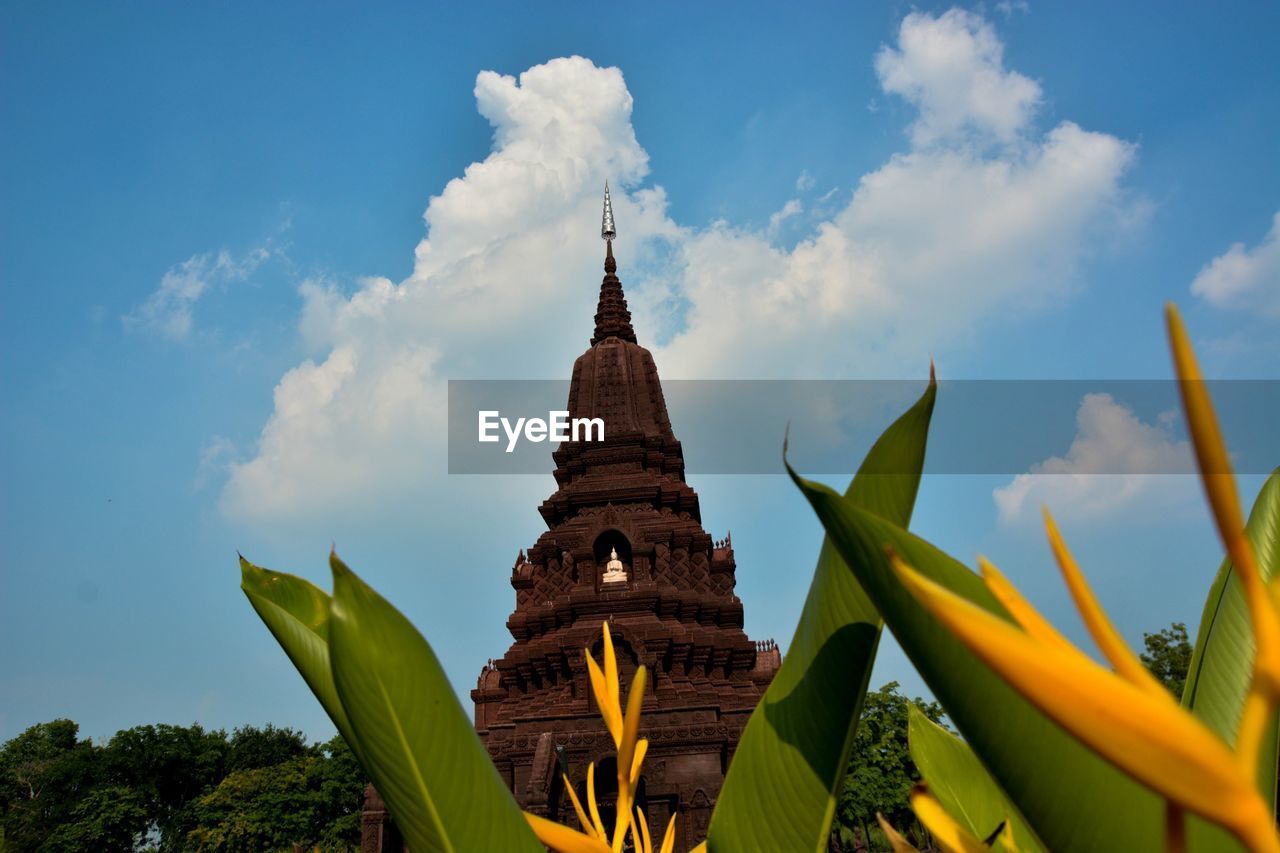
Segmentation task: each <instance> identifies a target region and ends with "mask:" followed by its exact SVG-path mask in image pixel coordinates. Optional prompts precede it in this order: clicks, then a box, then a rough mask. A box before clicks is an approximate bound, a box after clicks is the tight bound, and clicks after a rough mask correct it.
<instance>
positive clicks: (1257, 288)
mask: <svg viewBox="0 0 1280 853" xmlns="http://www.w3.org/2000/svg"><path fill="white" fill-rule="evenodd" d="M1191 292H1192V293H1194V294H1195V295H1196V296H1199V297H1200V298H1202V299H1204V300H1206V301H1208V302H1209V303H1211V304H1213V305H1216V306H1218V307H1219V308H1240V309H1245V310H1254V311H1261V312H1262V313H1264V314H1266V315H1268V316H1271V317H1280V212H1277V213H1276V215H1275V216H1274V217H1273V218H1272V220H1271V230H1270V231H1268V232H1267V234H1266V236H1265V237H1263V238H1262V242H1260V243H1259V244H1258V245H1256V246H1254V247H1253V248H1252V249H1247V248H1245V245H1244V243H1235V244H1233V245H1232V246H1231V248H1230V249H1228V250H1227V251H1226V253H1225V254H1222V255H1219V256H1218V257H1216V258H1214V259H1213V260H1212V261H1210V262H1209V263H1207V264H1205V266H1204V268H1203V269H1201V270H1200V272H1199V273H1198V274H1197V275H1196V277H1195V280H1194V281H1192V282H1191Z"/></svg>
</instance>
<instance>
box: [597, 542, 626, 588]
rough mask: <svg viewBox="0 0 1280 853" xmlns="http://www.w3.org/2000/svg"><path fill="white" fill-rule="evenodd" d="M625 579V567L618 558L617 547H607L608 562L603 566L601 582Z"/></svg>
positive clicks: (619, 581) (615, 581) (614, 581)
mask: <svg viewBox="0 0 1280 853" xmlns="http://www.w3.org/2000/svg"><path fill="white" fill-rule="evenodd" d="M626 579H627V567H626V566H624V565H623V564H622V561H621V560H619V559H618V549H617V548H610V549H609V562H608V563H606V564H605V567H604V577H603V578H601V582H602V583H621V582H622V581H625V580H626Z"/></svg>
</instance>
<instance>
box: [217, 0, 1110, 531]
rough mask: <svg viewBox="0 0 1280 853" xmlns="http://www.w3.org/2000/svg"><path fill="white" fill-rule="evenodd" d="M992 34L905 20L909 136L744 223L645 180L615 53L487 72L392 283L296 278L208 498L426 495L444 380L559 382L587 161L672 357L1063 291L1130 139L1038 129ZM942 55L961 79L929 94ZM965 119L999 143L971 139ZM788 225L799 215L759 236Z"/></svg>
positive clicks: (938, 348)
mask: <svg viewBox="0 0 1280 853" xmlns="http://www.w3.org/2000/svg"><path fill="white" fill-rule="evenodd" d="M939 45H941V46H942V47H939ZM948 45H949V46H948ZM1001 52H1002V51H1001V46H1000V43H999V40H998V38H996V36H995V34H994V31H992V30H991V28H990V27H989V26H988V25H987V24H986V23H985V22H983V21H982V20H981V19H980V18H977V17H975V16H972V15H969V14H968V13H961V12H949V13H947V14H945V15H942V16H939V17H929V16H926V15H911V16H909V18H908V21H906V22H904V24H903V28H902V30H901V31H900V33H899V40H898V44H897V46H896V47H893V48H886V49H885V51H882V53H881V57H880V58H879V59H878V60H877V62H878V65H880V66H883V68H884V70H883V71H882V78H883V79H884V81H885V82H884V86H885V90H886V91H887V92H890V93H893V94H902V95H903V96H904V97H906V98H907V100H908V101H909V102H910V103H911V104H912V105H914V106H915V107H916V109H917V110H918V112H919V116H920V122H923V123H924V124H923V125H921V126H925V125H927V127H928V130H927V132H925V131H921V132H917V133H913V137H912V138H913V144H912V146H911V147H910V148H909V149H908V150H906V151H904V152H902V153H900V154H898V155H896V156H894V157H892V158H891V159H890V160H889V161H888V162H887V163H885V164H884V165H883V166H882V167H881V168H879V169H877V170H876V171H874V172H872V173H870V174H868V175H865V176H864V177H863V178H862V180H861V181H860V182H859V184H858V186H857V188H856V190H855V191H853V192H852V193H849V194H848V195H846V196H845V197H844V198H843V199H842V198H840V196H839V195H836V196H832V197H831V198H830V200H829V204H830V207H829V208H828V207H825V206H821V205H819V206H818V207H814V208H811V209H809V210H807V211H805V210H804V208H803V207H802V205H801V204H800V203H799V202H798V201H795V202H788V203H787V204H786V205H784V206H783V207H782V208H781V209H780V210H779V211H778V213H777V214H776V215H775V217H774V221H773V222H771V223H770V224H768V225H762V226H760V227H758V228H743V227H737V226H735V225H733V224H730V223H728V222H723V221H717V222H714V223H711V224H709V225H707V226H695V225H686V224H678V223H676V222H675V221H673V220H672V218H671V217H670V215H669V213H668V210H667V199H666V194H665V191H664V190H663V189H662V188H661V187H657V186H645V185H644V180H645V177H646V175H647V174H648V156H647V154H646V153H645V151H644V149H643V148H642V147H641V145H640V143H639V141H638V140H637V137H636V133H635V129H634V128H633V126H632V124H631V110H632V97H631V94H630V92H629V91H628V89H627V86H626V83H625V81H624V79H623V76H622V73H621V71H619V70H618V69H616V68H600V67H597V66H596V65H594V64H593V63H592V62H591V61H589V60H587V59H584V58H581V57H569V58H562V59H554V60H551V61H549V62H547V63H545V64H542V65H538V66H535V67H533V68H530V69H528V70H527V71H525V72H523V73H522V74H520V75H519V76H518V77H513V76H503V75H498V74H494V73H492V72H482V73H481V74H480V75H479V76H478V77H477V81H476V86H475V97H476V103H477V107H478V109H479V110H480V112H481V114H482V115H484V116H485V118H486V119H487V120H488V121H489V122H490V124H491V125H492V126H493V129H494V133H493V145H492V150H491V152H490V153H489V155H488V156H487V157H486V158H485V159H484V160H482V161H479V162H476V163H472V164H471V165H470V166H468V167H467V168H466V169H465V171H464V173H463V174H462V175H461V176H460V177H458V178H455V179H453V180H451V181H450V182H449V183H448V184H447V185H446V186H445V187H444V188H443V190H442V192H441V193H440V194H439V195H437V196H435V197H433V198H432V199H431V200H430V202H429V204H428V206H427V209H426V212H425V214H424V219H425V223H426V229H427V233H426V236H425V238H424V239H423V240H422V241H421V242H420V243H419V244H418V246H417V249H416V252H415V264H414V269H413V272H412V274H411V275H410V276H409V277H408V278H406V279H404V280H403V281H400V282H394V281H391V280H390V279H387V278H383V277H370V278H367V279H364V280H361V281H359V282H357V283H356V286H355V287H354V288H347V287H344V286H342V285H341V284H339V283H334V282H330V281H325V280H319V279H317V280H309V281H307V282H305V283H304V284H303V285H302V287H301V294H302V298H303V309H302V313H301V318H300V323H299V326H300V330H301V334H302V337H303V340H304V342H305V344H306V346H307V347H308V348H309V349H310V351H311V352H312V354H313V357H312V359H311V360H309V361H307V362H305V363H303V364H301V365H299V366H298V367H296V368H294V369H293V370H292V371H290V372H289V373H288V374H286V375H285V376H284V377H283V378H282V379H281V380H280V382H279V384H278V386H277V388H276V395H275V408H274V411H273V413H272V414H271V416H270V418H269V419H268V421H267V423H266V424H265V426H264V428H263V430H262V433H261V436H260V437H259V440H258V447H257V449H256V451H253V452H251V453H248V454H246V459H245V461H243V462H236V463H233V464H232V465H231V469H230V478H229V480H228V482H227V485H226V487H225V488H224V491H223V496H222V504H223V508H224V509H225V510H226V511H227V512H228V513H229V514H231V515H233V516H235V517H238V518H242V519H245V520H253V521H255V522H266V523H271V522H273V521H275V520H278V519H280V518H284V517H292V516H295V515H297V514H299V513H315V512H324V511H326V508H332V506H333V501H334V500H335V499H336V497H335V496H342V498H343V500H344V504H343V506H344V507H348V508H349V507H350V506H351V505H352V504H353V503H357V502H356V501H354V500H353V499H354V498H356V497H358V496H360V495H362V494H369V495H371V496H372V497H373V500H371V501H369V502H368V503H367V504H363V505H366V506H368V507H370V508H374V507H377V506H385V505H389V504H391V503H392V502H397V503H399V504H400V505H405V504H408V503H412V501H413V500H415V499H423V498H429V489H430V486H429V485H428V483H429V482H430V480H431V473H432V472H438V471H443V469H444V459H445V449H444V446H443V440H442V438H440V436H441V435H442V434H443V426H442V423H441V419H442V418H443V408H444V394H445V390H444V389H445V386H444V381H443V378H444V377H465V378H485V377H500V378H513V377H516V378H562V377H563V376H565V374H566V372H567V370H568V366H569V365H570V364H571V363H572V359H573V358H574V357H576V356H577V355H578V354H579V353H580V352H581V351H582V350H583V349H585V347H586V344H587V339H588V337H589V335H590V330H591V315H592V313H593V312H594V308H595V294H596V289H597V287H598V282H599V280H600V275H601V269H600V265H601V262H602V245H601V243H600V242H599V240H598V239H597V237H596V234H595V233H594V225H595V223H597V222H599V216H600V213H599V205H600V191H601V189H602V186H603V183H604V181H605V179H606V178H607V179H609V181H610V183H611V185H612V186H613V188H614V193H613V200H614V209H615V213H616V215H617V222H618V225H619V229H620V238H619V241H618V243H617V246H616V248H615V252H616V254H617V255H618V258H619V274H620V275H621V276H622V279H623V282H624V284H625V286H626V288H627V294H628V297H629V299H630V301H631V305H632V310H633V313H634V314H635V321H636V325H637V329H638V330H639V331H640V334H641V335H642V338H643V342H644V343H645V344H646V345H649V346H650V347H651V348H652V349H653V350H654V353H655V357H656V359H657V361H658V364H659V367H660V369H661V370H662V372H663V375H664V376H665V377H668V378H675V377H681V376H683V377H698V378H708V377H731V378H732V377H746V378H762V377H773V376H791V377H795V376H830V377H849V376H858V375H863V376H867V375H880V376H884V375H901V373H902V372H903V369H904V368H903V367H902V365H904V364H908V363H909V364H911V365H913V366H915V367H916V368H918V369H920V370H923V367H924V365H923V360H924V358H925V356H924V353H926V352H928V351H930V350H932V351H933V352H935V353H937V352H944V351H945V350H946V348H948V347H954V346H963V345H965V343H966V341H968V340H969V338H970V336H971V335H972V334H973V330H974V329H975V328H976V327H977V326H978V325H979V324H981V323H990V322H995V321H996V318H997V317H999V316H1008V315H1010V314H1011V313H1015V312H1017V311H1020V310H1026V309H1029V308H1034V307H1035V306H1037V305H1039V304H1041V303H1043V302H1044V301H1046V300H1048V299H1052V298H1055V297H1057V296H1058V295H1059V294H1061V293H1064V292H1066V291H1067V290H1069V287H1070V284H1071V279H1072V272H1073V269H1074V267H1075V265H1076V263H1077V262H1078V260H1079V258H1080V256H1081V255H1082V253H1083V251H1084V246H1085V245H1086V243H1087V237H1088V236H1089V235H1090V234H1092V233H1093V231H1092V230H1091V229H1093V228H1099V227H1106V224H1107V223H1108V221H1109V220H1110V218H1111V217H1112V216H1113V215H1117V214H1120V213H1122V212H1123V211H1124V210H1125V209H1126V201H1125V198H1124V195H1125V194H1124V191H1123V188H1122V185H1121V181H1122V176H1123V173H1124V171H1125V169H1126V168H1127V166H1128V165H1129V163H1130V162H1131V161H1132V159H1133V156H1134V149H1133V147H1132V146H1131V145H1129V144H1128V143H1125V142H1123V141H1122V140H1119V139H1117V138H1115V137H1112V136H1108V135H1106V134H1103V133H1097V132H1092V131H1087V130H1084V129H1082V128H1080V127H1078V126H1076V125H1075V124H1072V123H1070V122H1064V123H1062V124H1060V125H1058V126H1057V127H1055V128H1052V129H1050V130H1049V131H1048V132H1047V133H1044V134H1040V135H1037V134H1035V133H1034V132H1033V131H1032V129H1031V127H1030V125H1029V115H1030V112H1031V110H1032V109H1033V107H1034V105H1035V103H1036V102H1037V101H1038V99H1039V88H1038V86H1036V85H1035V84H1034V83H1031V82H1030V81H1027V80H1026V79H1025V78H1022V77H1021V76H1019V75H1017V74H1015V73H1014V72H1010V71H1006V70H1004V69H1003V67H1002V65H1001ZM948 56H949V57H950V58H948ZM930 57H932V58H930ZM944 66H945V68H946V69H948V70H949V73H941V72H940V71H939V68H942V67H944ZM955 75H961V76H964V77H965V78H966V79H967V81H968V82H967V83H965V84H964V85H965V86H966V87H967V88H966V89H965V92H964V93H961V94H962V95H963V97H961V98H960V104H959V106H958V107H947V109H946V110H943V102H944V101H945V100H946V99H947V98H948V97H951V96H954V95H956V92H957V91H958V90H955V88H954V87H955V86H956V85H957V84H956V82H955V80H954V79H953V77H954V76H955ZM890 80H892V81H893V82H892V83H891V82H890ZM956 110H959V112H956ZM979 131H980V132H982V133H985V134H988V135H990V136H991V137H992V138H994V139H996V140H1001V139H1004V138H1005V137H1007V136H1008V135H1009V134H1014V135H1017V136H1018V137H1019V141H1018V144H1016V145H1003V144H1001V145H996V146H994V147H993V146H985V147H979V146H974V145H973V144H972V138H973V135H974V133H975V132H979ZM806 183H807V182H806ZM829 195H830V194H829ZM783 221H786V222H787V225H788V229H787V230H788V231H789V232H791V233H795V232H796V231H797V230H798V231H799V232H800V233H804V234H807V235H808V236H807V237H805V238H804V239H801V240H800V241H799V242H798V243H797V244H796V245H795V246H794V248H785V247H782V246H779V245H778V244H777V231H778V226H779V225H780V224H781V223H782V222H783ZM908 370H910V369H908ZM328 460H334V461H333V462H332V464H328ZM371 511H376V510H373V509H371Z"/></svg>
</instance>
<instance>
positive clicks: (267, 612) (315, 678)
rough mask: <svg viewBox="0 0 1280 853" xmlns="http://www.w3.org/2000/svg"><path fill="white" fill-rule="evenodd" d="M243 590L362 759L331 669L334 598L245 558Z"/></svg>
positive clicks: (343, 735)
mask: <svg viewBox="0 0 1280 853" xmlns="http://www.w3.org/2000/svg"><path fill="white" fill-rule="evenodd" d="M240 588H241V589H242V590H244V594H245V595H246V596H247V597H248V599H249V603H250V604H252V605H253V609H254V610H256V611H258V615H259V616H260V617H262V621H263V622H265V623H266V625H267V630H269V631H270V632H271V633H272V634H273V635H274V636H275V638H276V641H277V642H279V643H280V645H281V647H282V648H284V653H285V654H286V655H288V656H289V660H290V661H292V662H293V665H294V666H295V667H297V669H298V672H299V673H301V675H302V678H303V680H304V681H306V682H307V686H308V687H310V688H311V692H312V693H314V694H315V695H316V698H317V699H319V700H320V704H321V706H323V707H324V710H325V713H327V714H328V715H329V719H331V720H333V724H334V725H335V726H336V727H337V729H338V732H339V733H340V734H341V735H342V737H343V738H344V739H345V740H346V741H347V743H348V744H349V745H350V746H351V749H352V751H353V752H355V753H356V754H357V756H358V755H359V749H358V747H357V745H356V739H355V735H354V733H353V732H352V731H351V723H350V722H349V721H348V720H347V714H346V711H344V710H343V708H342V702H340V701H339V700H338V692H337V690H336V689H335V687H334V685H333V673H332V672H331V670H330V667H329V595H328V593H326V592H325V591H324V590H322V589H320V588H319V587H317V586H316V585H315V584H313V583H311V582H310V581H307V580H304V579H302V578H300V577H296V576H294V575H289V574H285V573H283V572H273V571H271V570H270V569H264V568H261V567H259V566H255V565H254V564H253V563H250V562H249V561H248V560H246V559H245V558H244V557H241V558H240Z"/></svg>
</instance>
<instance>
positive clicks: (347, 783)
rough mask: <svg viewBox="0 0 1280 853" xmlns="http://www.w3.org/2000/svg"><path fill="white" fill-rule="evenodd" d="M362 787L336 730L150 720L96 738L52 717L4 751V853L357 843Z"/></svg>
mask: <svg viewBox="0 0 1280 853" xmlns="http://www.w3.org/2000/svg"><path fill="white" fill-rule="evenodd" d="M364 784H365V780H364V772H363V771H362V770H361V769H360V765H359V763H358V762H357V761H356V759H355V756H354V755H352V754H351V751H350V750H349V749H348V748H347V745H346V743H345V742H344V741H343V740H342V738H341V737H335V738H333V739H332V740H330V741H327V742H325V743H318V744H308V743H307V740H306V738H305V737H303V735H302V734H301V733H300V732H297V731H294V730H292V729H287V728H276V727H275V726H272V725H267V726H265V727H262V728H258V727H254V726H245V727H242V728H238V729H236V730H235V731H234V732H232V733H231V734H230V735H228V734H227V733H226V732H224V731H220V730H218V731H206V730H205V729H204V728H202V727H201V726H199V725H191V726H173V725H146V726H135V727H134V728H131V729H124V730H122V731H119V732H117V733H116V734H115V735H114V736H113V737H112V738H111V739H110V740H108V741H107V742H106V743H104V744H95V743H93V742H92V741H91V740H89V739H82V738H81V737H80V736H79V726H77V724H76V723H74V722H73V721H71V720H53V721H52V722H48V723H40V724H38V725H35V726H32V727H31V728H29V729H27V730H26V731H24V732H23V733H22V734H20V735H18V736H17V737H15V738H13V739H12V740H10V741H8V742H7V743H5V744H4V746H3V747H2V748H0V851H5V853H8V851H14V853H18V851H23V853H25V851H49V853H60V851H82V850H95V851H132V850H148V851H157V853H160V852H161V851H164V852H165V853H167V851H177V850H193V851H215V850H218V851H223V850H225V851H232V850H236V851H240V850H253V851H257V850H263V851H267V850H292V849H294V847H295V845H300V846H301V847H302V848H303V849H306V850H311V849H314V848H316V847H318V848H320V849H322V850H352V849H355V848H356V847H357V846H358V845H359V843H360V802H361V794H362V792H363V790H364Z"/></svg>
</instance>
